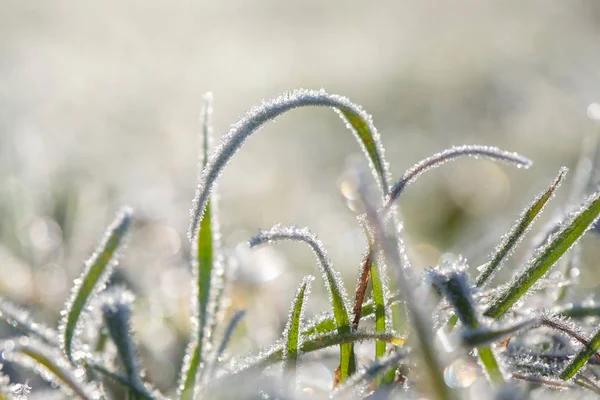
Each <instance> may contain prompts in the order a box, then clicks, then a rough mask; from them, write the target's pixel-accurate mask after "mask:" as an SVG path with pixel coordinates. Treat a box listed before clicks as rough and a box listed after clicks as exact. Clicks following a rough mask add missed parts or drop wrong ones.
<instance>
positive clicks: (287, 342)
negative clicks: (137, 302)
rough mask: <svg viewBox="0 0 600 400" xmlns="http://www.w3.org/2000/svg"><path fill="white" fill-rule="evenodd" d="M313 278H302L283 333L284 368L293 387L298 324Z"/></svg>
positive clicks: (297, 347) (298, 337)
mask: <svg viewBox="0 0 600 400" xmlns="http://www.w3.org/2000/svg"><path fill="white" fill-rule="evenodd" d="M313 279H314V277H313V276H307V277H305V278H304V279H303V280H302V283H301V284H300V287H299V288H298V290H297V291H296V296H295V297H294V301H293V302H292V305H291V307H290V314H289V317H288V321H287V324H286V326H285V331H284V333H283V342H284V346H285V347H284V349H283V350H284V357H285V369H286V372H287V373H288V374H289V378H290V381H291V383H292V385H293V386H294V387H295V385H296V363H297V360H298V355H299V354H298V353H299V349H300V346H301V344H302V336H301V335H300V324H301V322H302V316H303V314H304V304H305V303H306V299H307V298H308V294H309V293H310V284H311V282H312V281H313Z"/></svg>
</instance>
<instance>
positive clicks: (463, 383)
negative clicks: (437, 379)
mask: <svg viewBox="0 0 600 400" xmlns="http://www.w3.org/2000/svg"><path fill="white" fill-rule="evenodd" d="M476 377H477V369H476V366H475V364H474V363H473V362H472V361H469V360H467V359H465V358H459V359H457V360H454V361H453V362H452V363H450V365H449V366H448V367H446V369H445V370H444V380H445V381H446V384H447V385H448V386H450V387H451V388H467V387H469V386H471V385H472V384H473V382H475V379H476Z"/></svg>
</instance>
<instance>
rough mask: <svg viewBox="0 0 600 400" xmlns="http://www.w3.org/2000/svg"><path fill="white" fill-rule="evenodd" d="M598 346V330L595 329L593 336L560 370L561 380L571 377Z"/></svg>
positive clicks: (599, 338) (599, 331)
mask: <svg viewBox="0 0 600 400" xmlns="http://www.w3.org/2000/svg"><path fill="white" fill-rule="evenodd" d="M599 347H600V330H598V331H596V333H595V334H594V336H592V338H591V339H590V340H589V341H588V343H587V344H585V345H584V348H583V349H581V351H580V352H579V353H577V355H576V356H575V357H573V358H572V359H571V361H570V362H569V364H567V366H566V367H565V368H564V369H563V370H562V371H561V373H560V375H559V377H560V379H562V380H565V381H568V380H570V379H571V378H573V377H574V376H575V375H576V374H577V372H579V370H580V369H581V368H583V367H584V366H585V364H587V362H588V360H589V359H590V357H592V356H593V355H594V354H596V350H598V348H599Z"/></svg>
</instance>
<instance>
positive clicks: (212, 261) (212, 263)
mask: <svg viewBox="0 0 600 400" xmlns="http://www.w3.org/2000/svg"><path fill="white" fill-rule="evenodd" d="M212 108H213V104H212V95H211V94H210V93H207V94H205V95H204V106H203V108H202V113H201V118H200V120H201V124H202V134H201V141H202V149H203V150H202V152H201V157H200V162H199V166H200V169H199V172H198V175H199V177H200V176H201V174H202V172H201V171H202V169H203V168H204V167H206V165H207V163H208V151H209V148H210V145H211V143H210V142H211V131H212V126H211V115H212ZM193 239H194V240H193V241H192V257H191V259H192V272H193V276H194V280H193V281H192V293H193V295H192V313H193V314H192V315H193V319H194V324H193V328H194V329H193V330H192V337H191V339H190V343H189V345H188V350H187V352H186V355H185V357H184V362H183V366H182V371H181V376H180V384H179V387H178V394H179V398H180V399H186V400H191V399H192V398H193V395H194V386H195V385H196V382H197V380H198V379H197V378H198V377H199V375H200V374H201V372H202V371H201V370H202V367H203V365H204V362H205V359H206V357H205V354H204V352H205V350H206V349H205V347H207V344H208V340H209V339H208V338H207V337H206V335H207V327H209V326H213V325H215V326H216V322H214V320H215V318H216V315H215V312H216V311H217V303H216V302H215V301H216V297H218V293H219V292H220V291H221V286H222V282H221V280H222V279H221V278H222V275H223V262H222V259H221V254H220V245H219V244H220V243H219V242H220V234H219V222H218V216H217V200H216V195H213V196H211V199H210V201H209V202H208V204H207V206H206V212H205V213H204V215H203V216H202V219H201V221H200V228H199V230H198V234H197V235H196V236H194V237H193ZM218 301H220V300H218ZM210 340H212V337H211V338H210Z"/></svg>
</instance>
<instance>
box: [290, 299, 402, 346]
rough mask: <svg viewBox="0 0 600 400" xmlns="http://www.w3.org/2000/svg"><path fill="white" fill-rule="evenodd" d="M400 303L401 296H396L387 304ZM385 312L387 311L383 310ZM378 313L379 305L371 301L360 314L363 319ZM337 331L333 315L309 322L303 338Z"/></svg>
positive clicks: (364, 305)
mask: <svg viewBox="0 0 600 400" xmlns="http://www.w3.org/2000/svg"><path fill="white" fill-rule="evenodd" d="M399 302H400V296H399V295H395V296H391V297H389V298H388V300H387V303H388V304H389V305H390V306H392V305H396V304H398V303H399ZM383 311H384V312H385V310H383ZM376 312H377V305H376V303H375V302H374V301H373V300H369V301H367V302H366V303H364V304H363V306H362V308H361V312H360V316H361V319H365V318H369V317H371V316H374V315H375V314H376ZM335 329H336V325H335V317H334V316H333V315H331V314H325V315H324V316H322V317H320V318H317V319H316V320H315V321H312V322H308V323H307V324H306V328H304V329H303V330H302V333H301V334H302V336H304V337H310V336H315V335H322V334H325V333H330V332H333V331H334V330H335Z"/></svg>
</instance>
